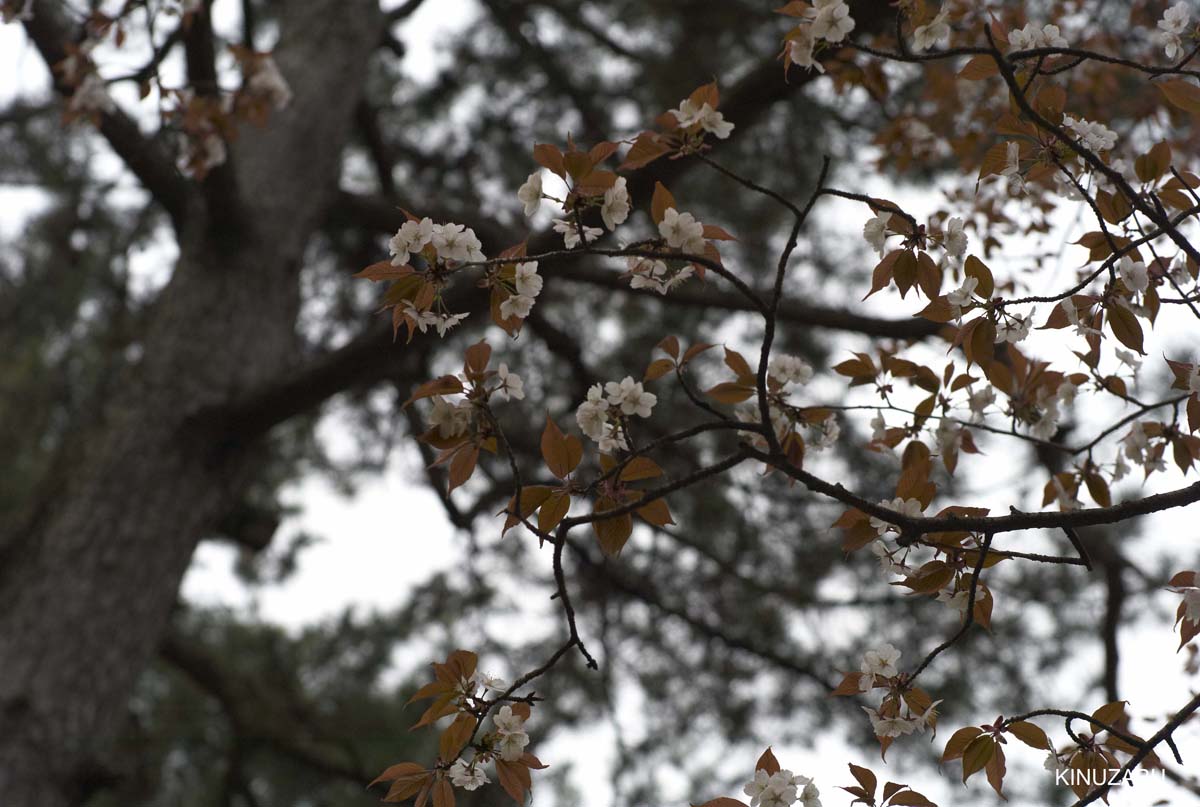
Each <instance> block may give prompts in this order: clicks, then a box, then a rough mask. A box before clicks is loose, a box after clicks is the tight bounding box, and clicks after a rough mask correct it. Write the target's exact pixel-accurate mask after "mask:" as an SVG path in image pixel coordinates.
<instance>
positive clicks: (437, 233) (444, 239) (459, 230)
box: [430, 224, 486, 263]
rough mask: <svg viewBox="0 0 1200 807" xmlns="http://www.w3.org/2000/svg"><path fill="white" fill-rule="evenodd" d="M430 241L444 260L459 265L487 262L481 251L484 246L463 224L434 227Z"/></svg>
mask: <svg viewBox="0 0 1200 807" xmlns="http://www.w3.org/2000/svg"><path fill="white" fill-rule="evenodd" d="M430 240H431V243H432V244H433V248H434V249H435V250H437V254H438V257H439V258H441V259H442V260H445V261H458V262H459V263H465V262H466V261H482V260H486V258H484V255H483V252H482V251H481V250H480V247H481V246H483V245H482V244H481V243H480V241H479V238H478V237H476V235H475V231H474V230H472V229H471V228H470V227H464V226H463V225H461V224H436V225H434V226H433V231H432V235H431V239H430Z"/></svg>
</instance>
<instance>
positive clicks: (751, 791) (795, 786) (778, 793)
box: [742, 768, 821, 807]
mask: <svg viewBox="0 0 1200 807" xmlns="http://www.w3.org/2000/svg"><path fill="white" fill-rule="evenodd" d="M742 792H743V793H745V794H746V795H747V796H749V797H750V807H790V805H792V804H796V803H797V802H799V803H800V804H801V805H802V807H821V791H820V790H818V789H817V786H816V785H815V784H814V783H813V780H812V778H810V777H808V776H797V775H796V774H793V773H792V772H791V771H789V770H786V769H785V770H778V771H775V772H774V773H767V772H766V771H765V770H763V769H762V768H759V769H758V770H756V771H755V772H754V779H753V780H752V781H750V782H749V783H747V784H746V786H745V787H743V788H742Z"/></svg>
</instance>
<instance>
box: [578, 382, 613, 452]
mask: <svg viewBox="0 0 1200 807" xmlns="http://www.w3.org/2000/svg"><path fill="white" fill-rule="evenodd" d="M575 422H576V423H578V424H579V430H580V431H582V432H583V433H584V434H585V435H587V436H588V437H590V438H591V439H593V440H595V441H597V442H599V440H600V438H601V437H602V436H603V435H604V433H605V431H606V429H607V427H608V402H607V401H605V400H604V388H603V387H602V386H601V385H599V384H594V385H592V387H591V389H589V390H588V395H587V400H586V401H584V402H583V403H582V404H580V405H579V408H578V409H576V410H575Z"/></svg>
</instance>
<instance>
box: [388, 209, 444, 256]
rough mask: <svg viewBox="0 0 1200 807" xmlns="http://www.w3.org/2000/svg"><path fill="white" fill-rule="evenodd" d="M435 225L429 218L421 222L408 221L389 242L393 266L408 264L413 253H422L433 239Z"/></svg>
mask: <svg viewBox="0 0 1200 807" xmlns="http://www.w3.org/2000/svg"><path fill="white" fill-rule="evenodd" d="M433 232H434V225H433V221H431V220H430V219H429V218H428V217H426V218H423V219H421V220H420V221H411V220H410V221H406V222H404V223H403V224H402V225H400V229H399V230H397V231H396V234H395V235H393V236H392V239H391V240H390V241H388V252H390V253H391V255H392V266H403V265H404V264H406V263H408V259H409V257H410V255H411V254H412V253H416V252H420V251H421V250H422V249H424V248H425V245H426V244H428V243H429V242H430V241H431V240H432V239H433Z"/></svg>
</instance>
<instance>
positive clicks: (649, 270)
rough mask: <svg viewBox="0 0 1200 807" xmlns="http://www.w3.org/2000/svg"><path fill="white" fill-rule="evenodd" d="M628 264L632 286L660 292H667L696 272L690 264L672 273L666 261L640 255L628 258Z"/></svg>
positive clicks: (630, 284)
mask: <svg viewBox="0 0 1200 807" xmlns="http://www.w3.org/2000/svg"><path fill="white" fill-rule="evenodd" d="M626 266H628V267H629V271H630V278H629V286H630V288H634V289H654V290H655V291H657V292H658V293H659V294H666V293H667V292H669V291H670V290H671V289H673V288H675V287H676V286H678V285H679V284H680V283H682V282H684V281H685V280H687V279H688V278H689V277H691V276H692V275H693V274H694V272H695V270H694V269H692V267H691V266H690V265H689V266H684V267H682V268H680V269H677V270H675V272H673V273H672V272H671V270H670V269H669V268H668V267H667V264H666V263H665V262H664V261H659V260H652V259H650V258H640V257H630V258H627V259H626Z"/></svg>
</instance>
